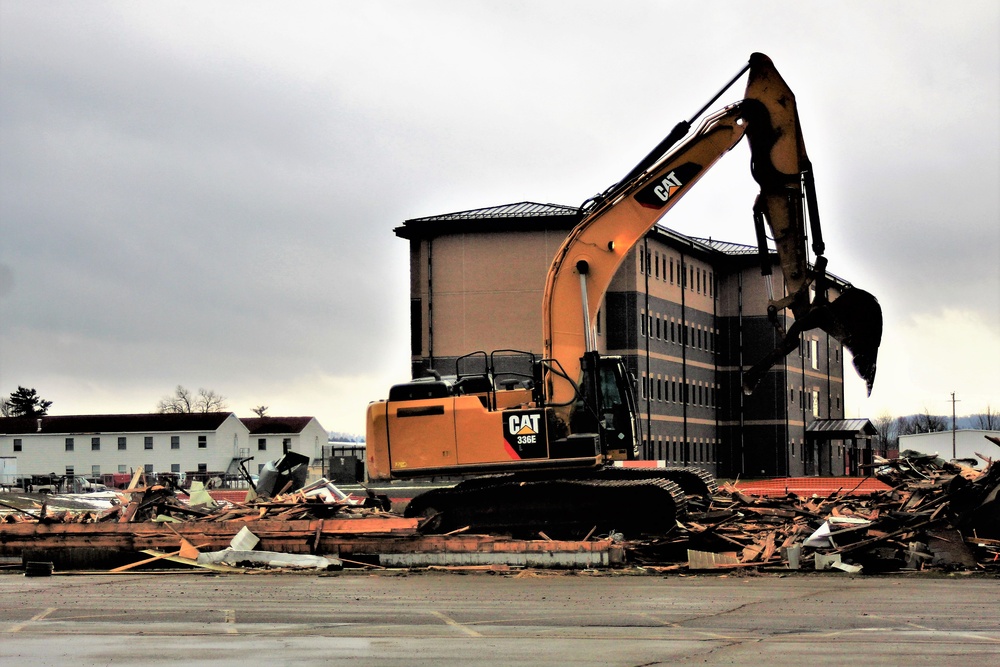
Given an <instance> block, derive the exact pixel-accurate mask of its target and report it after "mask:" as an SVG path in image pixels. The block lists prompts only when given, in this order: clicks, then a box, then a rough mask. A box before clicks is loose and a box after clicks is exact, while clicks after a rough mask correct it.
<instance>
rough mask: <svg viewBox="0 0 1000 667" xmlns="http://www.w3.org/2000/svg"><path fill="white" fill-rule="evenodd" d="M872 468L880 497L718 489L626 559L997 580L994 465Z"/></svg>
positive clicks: (999, 469) (937, 462) (999, 507)
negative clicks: (977, 574) (881, 486)
mask: <svg viewBox="0 0 1000 667" xmlns="http://www.w3.org/2000/svg"><path fill="white" fill-rule="evenodd" d="M871 468H872V474H873V475H874V476H875V477H877V478H878V479H879V480H880V481H882V482H884V483H885V484H887V485H888V486H889V488H888V489H887V490H885V491H876V492H872V493H869V494H865V495H850V494H842V493H840V492H835V493H831V494H829V495H827V496H816V495H814V496H811V497H800V496H798V495H796V494H794V493H788V494H786V495H784V496H778V497H760V496H753V495H748V494H746V493H743V491H742V490H741V489H740V488H739V486H738V485H737V484H724V485H722V486H721V487H720V493H719V494H718V495H716V496H714V497H713V498H712V501H711V503H710V504H709V505H708V506H707V508H706V509H705V510H704V511H702V512H697V513H689V514H688V515H687V517H686V518H685V519H684V520H683V521H681V522H680V525H679V527H678V530H677V531H676V532H675V534H673V535H670V536H667V537H664V538H660V539H656V540H647V541H644V542H639V543H636V544H634V545H632V546H631V548H630V549H629V550H628V555H629V557H630V559H631V560H633V561H635V562H639V563H648V564H662V563H663V562H670V561H680V562H683V561H684V559H686V560H687V563H688V567H689V569H720V568H722V569H724V568H727V567H729V568H733V567H746V566H748V565H757V566H759V567H761V568H763V569H767V568H782V569H799V568H801V567H803V566H806V567H809V568H812V569H816V570H823V569H830V568H835V569H839V570H844V571H847V572H866V573H884V572H893V571H900V570H928V569H938V570H945V571H952V570H964V571H990V572H1000V498H998V495H1000V465H990V466H989V467H988V468H987V469H986V470H984V471H979V470H975V469H973V468H970V467H969V466H966V465H962V464H958V463H954V462H946V461H943V460H941V459H938V458H936V457H933V456H922V455H906V456H903V457H900V458H897V459H877V460H876V461H875V463H874V464H873V465H872V466H871ZM706 553H707V554H714V556H706V555H704V554H706ZM692 554H693V555H692ZM730 554H732V555H735V561H734V560H733V559H732V557H731V555H730Z"/></svg>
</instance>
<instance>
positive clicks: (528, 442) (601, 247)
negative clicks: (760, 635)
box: [367, 53, 882, 538]
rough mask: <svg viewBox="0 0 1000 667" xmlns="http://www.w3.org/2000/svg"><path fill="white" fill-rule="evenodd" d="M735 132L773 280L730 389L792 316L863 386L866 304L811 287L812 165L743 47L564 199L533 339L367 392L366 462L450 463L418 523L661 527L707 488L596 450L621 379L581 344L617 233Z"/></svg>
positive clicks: (649, 218) (624, 386)
mask: <svg viewBox="0 0 1000 667" xmlns="http://www.w3.org/2000/svg"><path fill="white" fill-rule="evenodd" d="M747 72H749V74H748V77H747V86H746V93H745V95H744V97H743V99H742V100H741V101H739V102H736V103H734V104H731V105H729V106H726V107H725V108H723V109H721V110H719V111H716V112H714V113H710V114H708V115H707V116H706V117H705V118H704V120H703V121H702V122H701V123H700V125H699V127H698V128H697V129H696V130H695V131H694V132H691V127H692V123H693V122H695V121H697V119H698V118H700V117H701V116H702V115H703V114H704V113H705V111H706V110H707V109H708V108H709V107H710V106H711V105H712V104H714V103H715V101H716V100H718V98H719V97H721V96H722V94H724V92H725V91H726V90H727V89H728V88H730V87H731V86H732V85H733V84H734V83H735V82H736V81H737V80H739V78H741V77H742V76H743V74H745V73H747ZM744 137H746V139H747V141H748V143H749V145H750V153H751V174H752V176H753V178H754V180H755V181H756V182H757V184H758V185H759V186H760V194H759V195H758V196H757V198H756V201H755V203H754V206H753V218H754V225H755V230H756V234H757V240H758V246H759V252H760V256H761V270H762V272H764V273H770V270H771V260H770V256H769V254H768V253H769V251H768V249H767V229H769V231H770V236H771V238H773V240H774V245H775V248H776V251H777V255H778V260H779V265H780V268H781V271H782V273H783V277H784V284H785V292H786V294H787V296H782V297H781V298H774V297H773V295H772V297H771V299H770V302H769V306H768V315H769V318H770V320H771V322H772V323H773V325H774V326H775V327H776V328H777V329H778V330H779V333H780V334H781V336H780V337H779V338H780V343H779V345H778V346H777V347H776V348H775V349H774V350H773V351H772V352H771V353H770V354H768V355H766V356H765V357H764V358H763V359H761V360H760V361H759V362H758V363H756V364H755V365H753V366H752V367H751V368H749V369H747V370H746V371H745V372H744V378H745V382H744V391H745V392H747V393H750V392H752V391H753V389H754V387H755V385H756V384H757V383H758V382H759V380H760V379H761V377H762V376H763V375H764V374H765V373H766V372H767V370H768V369H770V368H771V367H772V366H773V365H774V364H775V363H777V362H779V361H780V360H781V359H782V358H783V357H784V356H785V355H787V354H789V353H790V352H792V351H794V350H795V349H797V347H798V345H799V339H800V334H801V333H802V332H803V331H806V330H810V329H815V328H819V329H822V330H823V331H825V332H827V333H828V334H829V335H831V336H833V337H834V338H836V339H837V340H839V341H840V342H841V343H842V344H843V345H844V346H845V347H846V348H848V349H849V350H850V351H851V352H852V354H853V360H854V366H855V368H856V370H857V371H858V373H859V375H860V376H861V377H862V378H863V379H864V380H865V382H866V383H867V385H868V391H869V393H870V392H871V388H872V384H873V382H874V379H875V371H876V359H877V355H878V347H879V344H880V342H881V335H882V314H881V308H880V306H879V304H878V301H877V300H876V299H875V297H874V296H872V295H871V294H869V293H868V292H865V291H863V290H860V289H858V288H855V287H850V286H849V287H847V288H846V289H844V290H843V291H842V292H841V293H840V295H839V296H838V297H836V298H834V299H830V298H828V296H827V294H828V289H827V283H828V280H829V279H828V277H827V275H826V266H827V260H826V258H825V256H824V250H825V248H824V244H823V240H822V234H821V230H820V225H819V210H818V206H817V205H816V197H815V186H814V178H813V170H812V165H811V163H810V161H809V158H808V156H807V154H806V150H805V145H804V143H803V139H802V132H801V128H800V126H799V119H798V113H797V110H796V106H795V96H794V95H793V93H792V91H791V90H790V89H789V87H788V86H787V84H786V83H785V82H784V80H783V79H782V78H781V76H780V75H779V74H778V72H777V70H776V69H775V67H774V65H773V63H772V62H771V60H770V59H769V58H768V57H767V56H765V55H763V54H760V53H754V54H752V55H751V57H750V59H749V62H748V63H747V64H746V65H745V66H744V67H743V69H742V70H741V71H740V72H739V73H738V74H737V75H736V76H735V77H733V78H732V79H731V80H730V81H729V82H728V83H727V84H726V85H725V86H724V87H723V88H722V89H721V90H719V92H718V93H716V95H715V96H714V97H713V98H712V99H711V101H709V102H708V103H707V104H706V105H704V106H703V107H702V108H701V109H700V110H699V111H698V112H697V113H696V114H694V116H692V119H691V120H687V121H682V122H680V123H678V124H677V126H676V127H674V128H673V130H672V131H671V132H670V134H669V135H668V136H667V137H666V138H665V139H664V140H663V141H662V142H660V144H659V145H658V146H657V147H656V148H654V149H653V150H652V151H651V152H650V153H649V154H648V155H647V156H646V157H645V158H644V159H643V160H642V161H640V162H639V163H638V164H637V165H636V166H635V167H634V168H633V169H632V170H631V171H630V172H629V173H628V174H627V175H626V176H625V177H624V178H623V179H622V180H621V181H619V182H618V183H616V184H614V185H612V186H611V187H610V188H608V189H607V190H605V191H604V192H602V193H601V194H600V195H598V196H596V197H593V198H592V199H590V200H588V201H587V202H585V203H584V205H583V206H582V207H581V210H582V213H583V215H582V219H581V221H580V222H579V223H578V224H577V225H576V227H575V228H574V229H573V230H572V231H571V232H570V233H569V235H568V236H567V237H566V239H565V241H564V243H563V244H562V246H561V247H560V249H559V250H558V251H557V253H556V256H555V258H554V259H553V260H552V264H551V266H550V268H549V271H548V275H547V279H546V284H545V291H544V296H543V307H542V312H543V322H542V338H543V340H542V342H543V344H542V348H541V349H542V354H541V355H540V357H538V358H536V356H535V355H533V354H531V353H528V352H517V351H512V350H499V351H495V352H492V353H490V354H489V355H487V354H486V353H485V352H474V353H472V354H471V355H467V357H463V358H460V359H459V363H458V365H457V368H459V369H461V368H462V367H463V364H462V362H463V361H469V360H474V361H476V362H477V363H475V364H471V365H472V366H474V367H475V370H474V372H468V373H463V372H462V371H461V370H459V372H458V373H457V375H455V376H453V377H448V378H442V377H440V376H439V375H437V374H434V376H432V377H426V378H416V379H414V380H412V381H410V382H407V383H403V384H398V385H395V386H393V387H391V388H390V390H389V396H388V399H387V400H380V401H377V402H374V403H372V404H370V405H369V408H368V414H367V458H368V475H369V479H370V480H371V481H376V482H377V481H390V480H400V479H411V480H412V479H417V478H430V477H432V476H458V477H462V478H463V481H461V482H460V483H458V484H457V485H455V486H453V487H449V488H439V489H433V490H430V491H427V492H425V493H423V494H421V495H419V496H417V497H416V498H414V499H413V500H412V501H411V502H410V503H409V505H408V507H407V509H406V513H407V515H408V516H418V517H423V518H424V519H425V521H424V522H423V524H422V526H424V528H425V530H428V531H434V532H449V531H453V530H461V529H463V528H468V529H471V530H473V531H479V532H494V533H497V532H499V533H506V534H512V535H521V536H531V535H537V534H538V533H539V532H544V534H546V535H548V536H550V537H552V538H559V537H561V538H573V537H576V538H579V537H580V536H583V535H585V534H590V533H594V531H605V530H612V529H613V530H615V531H617V532H621V533H624V534H635V535H642V534H645V535H657V534H665V533H666V532H668V531H669V530H671V528H672V527H673V526H674V525H676V517H677V516H678V515H680V514H681V513H682V512H684V511H685V508H686V507H687V506H688V503H690V502H694V501H695V500H696V499H699V498H701V499H704V498H705V497H707V496H709V495H710V494H711V493H713V492H715V491H716V490H717V485H716V483H715V480H714V479H713V478H712V477H711V476H710V475H708V474H707V473H705V472H704V471H702V470H700V469H697V468H657V469H643V468H627V467H621V466H614V465H612V462H613V461H614V460H620V459H632V458H635V457H636V456H637V454H638V444H639V434H640V432H641V431H640V428H639V422H638V410H637V403H636V399H635V395H634V389H633V388H634V386H635V379H634V377H632V376H631V374H630V373H629V372H628V370H627V368H626V366H625V364H624V363H623V360H622V359H621V358H620V357H617V356H610V355H602V354H600V353H599V352H598V351H597V349H596V347H597V346H596V336H595V331H594V327H593V324H592V323H593V322H595V318H596V316H597V310H598V309H599V307H600V304H601V302H602V300H603V298H604V295H605V293H606V292H607V290H608V287H609V286H610V284H611V281H612V278H613V277H614V275H615V272H616V271H617V270H618V268H619V266H620V265H621V264H622V262H623V261H624V259H625V257H626V256H627V255H628V253H629V251H630V250H631V249H632V248H633V247H634V246H635V245H636V244H637V243H638V242H639V241H640V240H641V239H642V238H643V236H644V235H645V234H646V233H647V232H648V231H649V230H650V229H651V228H652V227H653V226H654V225H655V224H656V222H657V221H658V220H660V219H661V218H662V217H663V216H664V215H665V214H666V213H667V212H668V211H669V210H670V209H671V208H672V207H673V206H674V204H676V203H677V201H679V200H680V198H681V197H683V196H684V194H686V193H687V192H688V191H689V190H690V189H691V188H692V187H694V185H695V184H696V183H697V182H698V181H699V180H700V179H701V178H702V176H704V175H705V174H706V173H707V172H708V171H709V169H710V168H711V167H712V166H713V165H714V164H715V163H716V162H717V161H718V160H719V159H721V158H722V156H724V155H725V154H726V153H728V152H729V151H730V150H731V149H732V148H733V147H735V146H736V145H737V144H738V143H739V142H740V141H741V140H742V139H743V138H744ZM807 221H808V223H807ZM807 224H808V225H809V227H810V229H809V231H810V232H811V242H812V250H813V253H814V254H815V257H816V259H815V261H814V262H813V263H812V264H810V262H809V255H808V253H807V249H806V244H807V238H808V235H807V231H806V225H807ZM765 226H766V227H767V229H765ZM768 284H770V281H768ZM811 295H812V296H811ZM785 309H787V310H788V311H790V312H791V314H792V316H793V318H794V321H793V323H792V325H791V326H789V327H788V329H787V331H784V330H783V325H782V322H783V319H784V318H779V317H778V314H779V313H780V312H781V311H783V310H785ZM512 355H520V356H521V357H523V358H524V359H523V360H524V364H523V365H524V367H525V368H526V369H527V370H524V371H519V372H512V371H510V370H507V369H509V368H511V366H510V364H509V361H510V358H511V356H512ZM623 507H627V508H629V509H628V511H623Z"/></svg>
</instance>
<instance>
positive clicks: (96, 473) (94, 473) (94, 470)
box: [90, 466, 101, 478]
mask: <svg viewBox="0 0 1000 667" xmlns="http://www.w3.org/2000/svg"><path fill="white" fill-rule="evenodd" d="M90 476H91V477H95V478H96V477H100V476H101V466H90Z"/></svg>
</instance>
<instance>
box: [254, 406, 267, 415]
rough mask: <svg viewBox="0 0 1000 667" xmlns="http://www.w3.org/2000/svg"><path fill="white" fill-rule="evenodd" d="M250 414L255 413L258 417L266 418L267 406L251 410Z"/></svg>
mask: <svg viewBox="0 0 1000 667" xmlns="http://www.w3.org/2000/svg"><path fill="white" fill-rule="evenodd" d="M250 412H252V413H254V414H255V415H257V416H258V417H266V416H267V406H266V405H258V406H257V407H256V408H250Z"/></svg>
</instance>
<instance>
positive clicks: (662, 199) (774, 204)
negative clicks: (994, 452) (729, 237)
mask: <svg viewBox="0 0 1000 667" xmlns="http://www.w3.org/2000/svg"><path fill="white" fill-rule="evenodd" d="M748 68H749V77H748V82H747V88H746V94H745V96H744V99H743V100H742V101H740V102H737V103H736V104H733V105H731V106H728V107H726V108H724V109H722V110H720V111H717V112H715V113H713V114H711V115H709V116H708V117H707V118H706V119H705V120H704V121H703V122H702V124H701V125H700V127H699V128H698V129H697V131H695V132H694V133H693V134H692V135H691V136H690V137H688V138H687V139H686V140H684V141H683V142H682V143H680V144H679V145H678V146H677V147H676V148H674V149H673V150H670V151H669V152H667V153H666V154H665V155H664V154H663V153H664V152H665V151H666V149H667V148H669V146H664V144H667V143H670V142H672V141H674V140H676V139H675V137H676V135H678V134H681V133H680V132H678V131H677V128H675V131H674V132H672V133H671V136H670V137H668V138H667V139H666V140H664V142H663V143H661V145H660V146H658V147H657V149H656V151H654V153H651V154H650V156H647V158H646V160H644V161H643V162H642V163H640V165H638V166H637V168H636V169H633V170H632V172H631V173H630V174H629V175H628V176H626V178H625V179H623V180H622V181H621V182H620V183H618V184H617V185H615V186H613V187H612V188H610V189H609V190H608V192H606V193H605V194H604V195H602V196H601V197H599V198H598V199H597V200H596V202H595V203H594V204H593V205H592V206H591V208H590V209H589V210H588V211H587V213H586V215H585V217H584V219H583V220H582V221H581V222H580V224H578V225H577V226H576V228H574V229H573V231H572V232H571V233H570V235H569V236H568V237H567V238H566V240H565V241H564V243H563V244H562V246H561V247H560V249H559V251H558V252H557V253H556V256H555V258H554V260H553V262H552V265H551V267H550V268H549V273H548V277H547V280H546V285H545V293H544V297H543V305H542V308H543V346H544V348H543V349H544V356H545V357H546V358H547V359H549V360H552V363H553V366H555V365H556V363H555V362H558V367H560V368H561V371H562V373H559V372H555V371H550V372H548V373H547V374H546V376H545V383H544V384H545V391H546V395H547V400H548V403H549V405H551V406H553V407H554V409H555V411H556V413H557V416H558V417H559V418H560V419H562V420H563V421H564V422H565V423H569V418H570V415H571V414H572V411H573V409H574V405H575V402H576V396H577V387H576V386H575V382H570V381H569V379H570V378H572V379H574V380H575V381H576V380H578V379H579V378H580V377H581V372H582V371H581V362H580V360H581V358H582V357H583V356H584V353H585V352H589V351H592V350H593V349H594V338H593V329H592V325H591V323H592V322H594V321H595V318H596V315H597V310H598V309H599V308H600V305H601V301H602V300H603V298H604V295H605V294H606V292H607V290H608V287H609V286H610V284H611V280H612V278H613V277H614V275H615V272H616V271H617V270H618V268H619V266H620V265H621V263H622V262H623V261H624V259H625V257H626V256H627V254H628V253H629V251H630V250H631V249H632V248H633V247H634V246H635V245H636V244H637V243H638V242H639V240H640V239H642V237H643V236H644V235H645V234H646V233H647V232H648V231H649V230H650V229H651V228H652V227H653V226H654V225H655V224H656V222H657V221H658V220H660V218H662V217H663V216H664V215H665V214H666V213H667V211H669V210H670V209H671V208H672V207H673V206H674V204H676V203H677V201H678V200H680V198H681V197H683V196H684V195H685V194H686V193H687V192H688V191H689V190H690V189H691V188H692V187H693V186H694V185H695V183H697V182H698V181H699V180H700V179H701V177H702V176H704V175H705V174H706V173H707V172H708V170H709V169H710V168H711V167H712V166H713V165H714V164H715V163H716V162H717V161H718V160H719V159H721V158H722V156H724V155H725V154H726V153H727V152H728V151H729V150H731V149H732V148H733V147H734V146H736V144H738V143H739V142H740V140H741V139H743V137H744V136H745V137H746V138H747V140H748V142H749V144H750V150H751V160H752V164H751V173H752V175H753V178H754V179H755V180H756V181H757V183H758V184H759V185H760V187H761V191H760V195H759V196H758V198H757V201H756V203H755V204H754V216H755V220H756V221H757V223H758V237H759V241H760V245H761V247H762V252H764V253H766V252H767V251H766V247H765V246H764V239H763V234H764V232H763V225H764V224H766V225H767V226H768V227H769V229H770V233H771V236H772V238H773V239H774V242H775V246H776V249H777V254H778V258H779V263H780V265H781V270H782V273H783V275H784V279H785V285H786V290H787V296H786V297H784V298H781V299H777V300H775V299H772V302H771V307H770V308H769V310H770V312H771V314H772V320H773V321H774V322H775V324H776V326H779V325H778V319H777V317H776V314H777V312H778V311H780V310H782V309H784V308H788V309H789V310H791V312H792V314H793V316H794V318H795V322H794V324H793V325H792V326H791V327H789V329H788V331H787V332H782V333H783V338H782V341H781V343H780V344H779V345H778V347H776V348H775V350H774V351H772V352H771V353H770V354H768V355H767V356H766V357H765V358H764V359H762V360H761V361H760V362H759V363H758V364H756V365H755V366H753V367H752V368H751V369H749V370H748V371H747V372H746V373H745V375H744V377H745V383H744V389H745V390H747V391H748V392H749V391H752V389H753V387H754V386H755V385H756V384H757V382H758V381H759V379H760V377H762V376H763V374H764V373H765V372H766V371H767V370H768V369H769V368H770V367H771V366H773V365H774V364H775V363H777V362H778V361H780V359H781V358H782V357H783V356H784V355H786V354H788V353H789V352H791V351H793V350H794V349H796V348H797V347H798V341H799V335H800V333H801V332H802V331H805V330H808V329H813V328H820V329H822V330H824V331H826V332H827V333H829V334H830V335H832V336H834V337H835V338H837V339H838V340H840V341H841V342H842V343H843V344H844V346H845V347H847V348H848V349H850V350H851V352H852V353H853V355H854V361H855V367H856V368H857V370H858V372H859V374H860V375H861V376H862V378H864V379H865V381H866V382H867V384H868V391H869V393H870V392H871V387H872V383H873V381H874V378H875V362H876V358H877V354H878V346H879V343H880V341H881V332H882V317H881V309H880V307H879V306H878V302H877V301H876V300H875V298H874V297H873V296H872V295H870V294H868V293H867V292H863V291H861V290H858V289H856V288H848V289H847V290H845V291H844V293H843V294H842V295H841V296H840V297H839V298H837V299H836V300H834V301H827V300H826V289H825V267H826V258H825V257H824V256H823V251H824V248H823V243H822V236H821V234H820V229H819V217H818V210H817V208H816V207H815V195H814V193H813V192H812V185H811V184H812V167H811V164H810V162H809V158H808V156H807V155H806V150H805V144H804V142H803V140H802V132H801V128H800V125H799V120H798V113H797V111H796V107H795V96H794V94H793V93H792V91H791V90H790V89H789V88H788V86H787V85H786V84H785V82H784V80H782V78H781V76H780V75H779V74H778V72H777V70H776V69H775V68H774V65H773V63H772V62H771V60H770V59H769V58H768V57H767V56H765V55H763V54H760V53H755V54H753V55H752V56H751V57H750V62H749V65H748ZM744 71H745V70H744ZM741 74H742V72H741ZM734 80H735V79H734ZM720 94H721V91H720ZM682 125H683V124H682ZM661 149H662V150H661ZM660 156H662V157H660ZM807 201H808V203H809V204H808V205H809V212H810V216H809V222H810V223H811V225H812V237H813V251H814V253H815V254H816V256H817V259H816V262H815V269H813V270H810V267H809V260H808V254H807V251H806V236H807V235H806V227H805V226H806V219H807V216H806V213H805V202H807ZM766 264H767V267H766V270H767V271H769V270H770V262H769V261H768V262H767V263H766ZM813 284H816V287H817V289H815V294H816V296H815V297H814V299H813V300H810V298H809V296H810V294H809V292H810V290H809V287H810V285H813ZM779 329H780V326H779Z"/></svg>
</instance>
